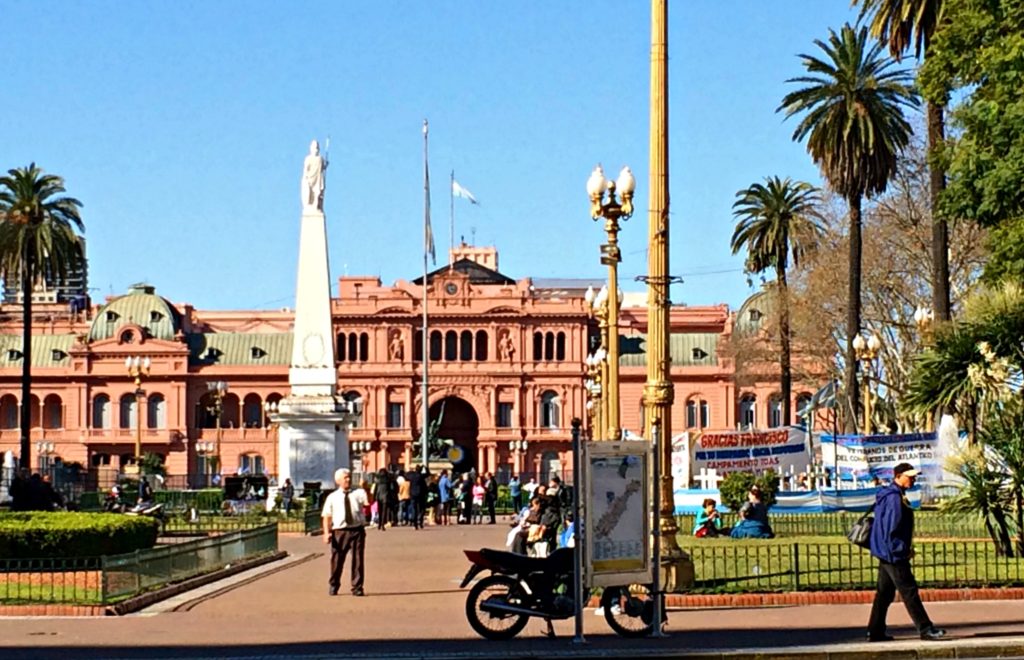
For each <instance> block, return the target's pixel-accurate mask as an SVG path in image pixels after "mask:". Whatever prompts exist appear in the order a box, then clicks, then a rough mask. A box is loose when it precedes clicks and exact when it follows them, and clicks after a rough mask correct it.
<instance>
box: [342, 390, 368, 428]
mask: <svg viewBox="0 0 1024 660" xmlns="http://www.w3.org/2000/svg"><path fill="white" fill-rule="evenodd" d="M341 398H342V399H344V400H345V401H355V400H356V399H361V398H362V395H361V394H360V393H359V392H356V391H355V390H349V391H348V392H345V393H344V394H342V395H341ZM363 406H364V407H363V410H366V407H365V406H366V403H365V402H364V403H363ZM362 425H363V419H362V415H360V416H359V417H358V418H357V419H356V421H355V423H353V424H352V428H359V427H360V426H362Z"/></svg>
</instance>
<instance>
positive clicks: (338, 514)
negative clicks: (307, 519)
mask: <svg viewBox="0 0 1024 660" xmlns="http://www.w3.org/2000/svg"><path fill="white" fill-rule="evenodd" d="M334 482H335V483H336V484H337V485H338V490H336V491H334V492H333V493H331V494H330V495H328V496H327V499H326V500H324V507H323V510H322V511H321V513H320V515H321V516H322V520H323V528H324V542H325V543H328V544H330V546H331V576H330V579H329V580H328V585H329V587H330V588H329V591H328V594H329V595H331V596H336V595H337V594H338V588H339V587H340V586H341V573H342V570H344V568H345V558H346V557H347V556H348V553H349V552H350V551H351V552H352V595H353V596H363V595H365V594H364V592H363V581H364V577H365V575H364V568H365V567H364V561H363V560H364V558H365V556H366V517H365V514H364V511H365V510H366V507H367V506H369V500H368V499H367V497H366V491H365V490H363V489H362V488H355V489H353V488H352V473H351V472H350V471H349V470H347V469H345V468H341V469H340V470H338V471H337V472H335V473H334Z"/></svg>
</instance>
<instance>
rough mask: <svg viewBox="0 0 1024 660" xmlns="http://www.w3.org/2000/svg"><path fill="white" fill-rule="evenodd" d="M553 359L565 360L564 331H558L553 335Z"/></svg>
mask: <svg viewBox="0 0 1024 660" xmlns="http://www.w3.org/2000/svg"><path fill="white" fill-rule="evenodd" d="M555 359H556V360H558V361H559V362H562V361H563V360H565V333H564V332H559V333H558V334H557V335H555Z"/></svg>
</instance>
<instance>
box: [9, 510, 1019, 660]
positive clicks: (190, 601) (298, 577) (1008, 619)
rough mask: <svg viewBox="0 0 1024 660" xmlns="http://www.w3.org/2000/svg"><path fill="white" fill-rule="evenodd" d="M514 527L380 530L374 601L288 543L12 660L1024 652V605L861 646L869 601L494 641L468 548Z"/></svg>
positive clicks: (310, 545) (946, 613)
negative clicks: (333, 592)
mask: <svg viewBox="0 0 1024 660" xmlns="http://www.w3.org/2000/svg"><path fill="white" fill-rule="evenodd" d="M507 530H508V528H507V527H506V526H505V525H504V524H502V523H499V524H498V525H494V526H491V525H480V526H452V527H446V528H440V527H428V528H426V529H424V530H422V531H415V530H413V529H411V528H396V529H391V530H388V531H387V532H383V533H381V532H378V531H376V530H371V531H370V532H368V536H369V538H368V543H367V566H368V568H367V582H366V591H367V597H365V598H356V597H353V596H350V595H348V594H347V592H346V591H345V590H344V583H343V592H342V593H343V595H340V596H336V597H330V596H328V595H327V563H328V554H327V552H326V550H327V549H326V547H325V545H324V544H323V542H322V540H321V539H320V538H319V537H301V536H282V537H281V546H282V548H283V549H285V550H287V551H288V552H289V553H291V555H292V556H291V557H290V558H289V560H288V561H287V563H279V564H276V565H268V566H266V567H263V568H261V569H257V570H258V571H259V577H254V576H249V577H247V578H243V579H240V580H238V581H237V583H236V584H234V585H227V586H226V585H224V584H217V585H214V586H212V587H210V588H208V589H206V590H204V591H201V592H191V593H190V594H187V595H185V596H182V597H179V598H178V599H177V600H175V601H171V602H165V603H163V604H160V605H157V606H155V607H153V608H151V609H150V610H148V611H145V612H142V613H139V614H134V615H129V616H125V617H106V618H9V619H0V657H3V658H5V660H7V659H10V660H13V659H15V658H62V657H73V658H75V659H76V660H79V659H85V658H154V657H182V658H184V657H192V658H194V657H210V658H213V657H218V658H227V657H321V658H326V657H350V656H356V655H358V656H360V657H423V656H434V657H530V656H533V657H556V656H569V655H575V656H577V657H587V656H589V657H598V656H603V657H609V656H622V657H625V656H627V655H635V654H637V653H643V654H644V655H651V656H662V657H680V656H682V655H686V654H690V653H694V652H701V651H707V650H710V649H756V648H779V647H804V646H815V647H819V648H818V651H817V653H816V654H815V655H813V656H806V657H825V656H824V655H822V653H821V648H822V647H824V648H826V649H828V650H831V651H850V652H852V651H855V650H857V649H862V650H868V649H869V650H871V651H881V650H889V651H892V652H894V653H897V654H899V655H902V657H914V656H913V655H911V656H908V655H907V654H910V653H916V652H920V651H928V652H942V653H944V654H946V655H945V657H954V656H953V652H954V650H956V649H957V648H964V647H966V646H971V645H974V646H977V645H978V644H984V643H1000V644H1003V645H1004V646H1012V645H1018V647H1019V648H1021V649H1024V612H1022V608H1021V604H1020V602H1019V601H1016V602H1013V601H985V602H959V603H930V604H928V608H929V611H930V612H931V614H932V617H933V618H934V619H935V621H936V622H937V623H939V624H941V625H944V626H946V627H947V628H948V629H949V630H950V633H951V634H952V636H953V637H954V641H952V642H946V643H941V644H928V645H922V643H921V642H919V641H917V640H916V639H915V636H914V635H913V631H912V629H911V627H910V622H909V619H908V618H907V615H906V612H905V611H904V610H903V608H902V606H901V605H899V604H896V605H895V606H894V608H893V610H892V613H891V614H890V624H891V626H890V630H891V632H892V633H893V634H895V635H896V637H897V639H898V640H899V639H902V640H904V641H902V642H901V641H897V642H894V643H890V644H883V645H878V644H875V645H871V646H870V647H867V646H866V645H864V644H861V642H862V641H863V635H864V624H865V621H866V620H867V615H868V608H869V606H867V605H815V606H800V607H796V606H793V607H770V608H718V609H700V610H673V611H672V612H671V615H670V616H671V618H670V623H669V628H668V631H669V633H670V636H669V637H668V638H667V639H661V640H655V639H644V640H624V639H620V638H618V637H616V636H615V635H614V634H613V633H612V632H611V630H610V629H609V628H608V627H607V625H606V624H605V622H604V619H603V618H602V617H600V616H595V614H594V612H593V610H588V611H587V613H586V617H585V621H586V635H587V641H588V644H587V645H586V646H585V647H582V648H580V647H575V646H574V645H573V644H571V640H572V630H573V627H572V621H571V620H570V621H566V622H561V623H558V624H556V629H557V630H558V632H559V638H558V639H555V640H549V639H547V638H545V637H544V636H543V624H542V623H541V622H540V621H538V620H535V621H533V622H531V623H530V624H529V625H528V626H527V628H526V630H525V631H524V632H523V633H522V635H521V637H520V638H517V639H515V640H513V641H511V642H504V643H495V642H488V641H485V640H482V639H480V638H479V637H477V635H476V634H475V633H474V632H473V631H472V630H471V629H470V627H469V624H468V623H467V622H466V617H465V614H464V604H465V596H466V591H465V590H460V589H459V587H458V583H459V581H460V579H461V577H462V575H463V574H464V573H465V571H466V568H467V567H468V563H467V562H466V560H465V558H464V557H463V555H462V553H461V549H462V548H479V547H481V546H500V545H501V544H502V542H503V540H504V537H505V533H506V532H507ZM346 578H347V574H346ZM790 650H791V651H793V652H795V651H797V650H798V649H796V648H791V649H790ZM974 650H975V651H977V650H979V649H977V648H975V649H974ZM772 655H777V653H773V654H772ZM982 655H984V653H983V654H982ZM994 656H995V654H993V657H994ZM717 657H721V656H720V655H719V656H717ZM837 657H841V656H837ZM848 657H854V656H848ZM974 657H978V654H977V653H975V654H974ZM1003 657H1006V656H1005V655H1004V656H1003Z"/></svg>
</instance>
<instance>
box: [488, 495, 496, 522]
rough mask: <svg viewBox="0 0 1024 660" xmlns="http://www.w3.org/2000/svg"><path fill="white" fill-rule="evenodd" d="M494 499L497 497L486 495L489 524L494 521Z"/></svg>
mask: <svg viewBox="0 0 1024 660" xmlns="http://www.w3.org/2000/svg"><path fill="white" fill-rule="evenodd" d="M496 501H497V499H496V498H494V497H488V498H487V500H486V503H487V515H488V516H490V518H491V524H492V525H493V524H494V523H495V520H494V504H495V502H496Z"/></svg>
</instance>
